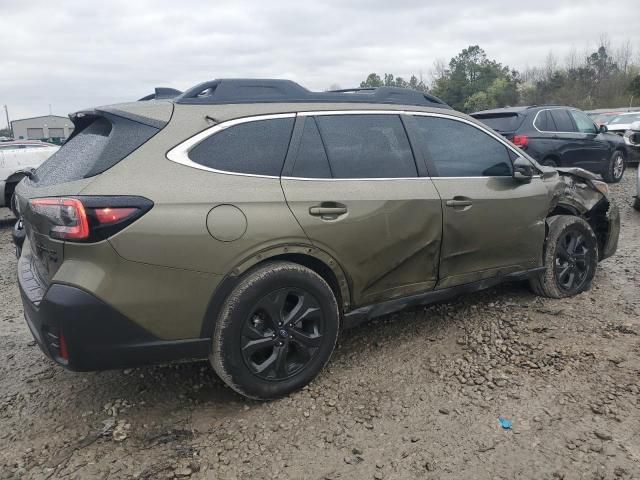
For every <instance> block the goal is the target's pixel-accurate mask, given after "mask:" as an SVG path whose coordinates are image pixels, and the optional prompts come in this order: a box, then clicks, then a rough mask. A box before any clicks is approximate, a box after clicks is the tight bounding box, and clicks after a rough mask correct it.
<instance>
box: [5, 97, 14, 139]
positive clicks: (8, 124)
mask: <svg viewBox="0 0 640 480" xmlns="http://www.w3.org/2000/svg"><path fill="white" fill-rule="evenodd" d="M4 114H5V116H6V117H7V129H9V133H10V134H11V138H13V128H11V122H10V121H9V108H8V107H7V106H6V105H5V106H4Z"/></svg>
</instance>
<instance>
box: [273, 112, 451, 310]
mask: <svg viewBox="0 0 640 480" xmlns="http://www.w3.org/2000/svg"><path fill="white" fill-rule="evenodd" d="M293 137H294V138H293V139H292V145H291V147H290V154H289V155H288V157H287V162H286V165H285V171H284V172H283V176H282V187H283V190H284V193H285V196H286V199H287V203H288V205H289V207H290V208H291V211H292V212H293V214H294V215H295V217H296V219H297V220H298V222H299V223H300V225H301V226H302V228H303V229H304V231H305V233H306V234H307V236H308V237H309V239H310V240H311V242H312V243H313V244H314V245H315V246H317V247H318V248H321V249H322V250H324V251H326V252H328V253H329V254H331V255H332V256H333V258H335V259H336V260H337V262H338V263H340V266H341V267H342V268H343V270H344V271H345V273H346V275H347V277H348V278H349V280H350V282H351V289H350V290H351V291H352V295H353V303H354V305H356V306H357V305H363V304H367V303H372V302H376V301H381V300H387V299H391V298H397V297H402V296H407V295H411V294H414V293H418V292H423V291H425V290H430V289H433V287H434V286H435V284H436V281H437V271H438V258H439V253H440V238H441V229H442V210H441V204H440V197H439V196H438V192H437V191H436V189H435V187H434V185H433V182H432V181H431V179H429V178H420V177H419V176H418V171H417V168H416V163H415V160H414V158H413V155H412V151H411V148H410V145H409V142H408V139H407V137H406V133H405V130H404V127H403V123H402V121H401V118H400V115H398V114H394V113H393V112H383V113H379V114H375V113H354V112H341V113H337V112H332V113H331V114H327V113H316V114H315V115H313V114H306V115H305V114H303V115H299V117H298V122H297V124H296V128H295V130H294V136H293Z"/></svg>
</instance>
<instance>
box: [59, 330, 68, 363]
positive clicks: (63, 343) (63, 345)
mask: <svg viewBox="0 0 640 480" xmlns="http://www.w3.org/2000/svg"><path fill="white" fill-rule="evenodd" d="M60 358H62V359H63V360H66V361H69V349H68V348H67V339H66V338H64V333H62V332H60Z"/></svg>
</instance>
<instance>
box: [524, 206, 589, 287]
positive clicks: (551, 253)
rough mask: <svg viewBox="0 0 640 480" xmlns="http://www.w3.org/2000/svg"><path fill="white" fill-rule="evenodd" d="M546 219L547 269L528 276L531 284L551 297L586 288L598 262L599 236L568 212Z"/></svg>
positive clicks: (545, 261) (545, 263)
mask: <svg viewBox="0 0 640 480" xmlns="http://www.w3.org/2000/svg"><path fill="white" fill-rule="evenodd" d="M547 221H548V225H549V233H548V235H547V241H546V244H545V251H544V265H545V267H546V270H545V271H544V272H542V273H541V274H539V275H538V276H536V277H534V278H532V279H531V280H530V284H531V288H532V289H533V291H534V292H535V293H536V294H538V295H541V296H544V297H550V298H563V297H571V296H573V295H577V294H578V293H581V292H584V291H585V290H588V289H589V288H590V287H591V282H592V281H593V277H594V276H595V273H596V268H597V265H598V240H597V238H596V235H595V233H593V230H592V229H591V226H590V225H589V224H588V223H587V222H585V221H584V220H583V219H582V218H579V217H574V216H570V215H558V216H555V217H551V218H549V219H548V220H547Z"/></svg>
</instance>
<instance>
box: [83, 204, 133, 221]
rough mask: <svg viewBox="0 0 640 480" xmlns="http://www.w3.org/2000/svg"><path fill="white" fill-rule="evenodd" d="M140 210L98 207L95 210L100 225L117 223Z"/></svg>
mask: <svg viewBox="0 0 640 480" xmlns="http://www.w3.org/2000/svg"><path fill="white" fill-rule="evenodd" d="M137 211H138V209H137V208H129V207H127V208H96V209H95V210H94V211H93V212H94V213H95V215H96V218H97V220H98V222H99V223H100V225H108V224H109V223H116V222H120V221H122V220H125V219H126V218H128V217H130V216H131V215H133V214H134V213H136V212H137Z"/></svg>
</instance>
